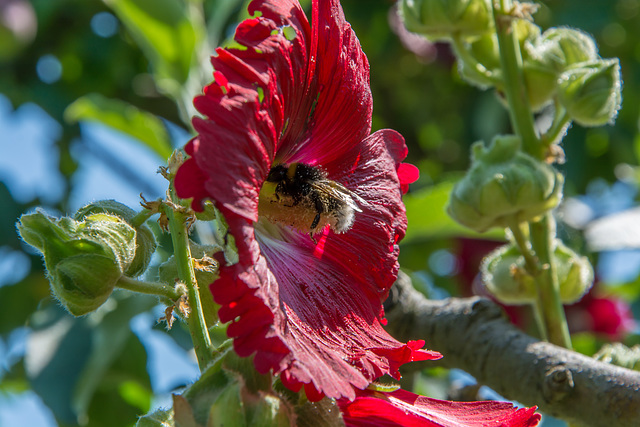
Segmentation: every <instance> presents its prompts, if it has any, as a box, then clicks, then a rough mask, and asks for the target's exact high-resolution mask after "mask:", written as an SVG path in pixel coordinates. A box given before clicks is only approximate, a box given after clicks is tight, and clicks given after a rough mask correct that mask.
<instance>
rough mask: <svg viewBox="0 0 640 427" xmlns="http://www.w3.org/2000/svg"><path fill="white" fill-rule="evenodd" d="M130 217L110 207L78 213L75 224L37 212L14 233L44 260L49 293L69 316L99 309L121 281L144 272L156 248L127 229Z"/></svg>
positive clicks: (147, 236) (144, 230)
mask: <svg viewBox="0 0 640 427" xmlns="http://www.w3.org/2000/svg"><path fill="white" fill-rule="evenodd" d="M134 216H135V212H134V211H133V210H132V209H130V208H128V207H127V206H125V205H123V204H121V203H118V202H115V201H101V202H97V203H93V204H91V205H88V206H86V207H84V208H82V209H80V210H79V211H78V212H77V214H76V216H75V218H69V217H63V218H59V219H57V218H52V217H49V216H47V215H45V214H44V213H43V212H42V211H36V212H35V213H32V214H27V215H23V216H22V217H21V218H20V222H19V223H18V230H19V232H20V235H21V236H22V238H23V239H24V241H25V242H27V243H29V244H30V245H31V246H33V247H35V248H36V249H38V251H40V252H41V253H42V254H43V256H44V261H45V266H46V268H47V275H48V278H49V281H50V283H51V289H52V292H53V294H54V295H55V297H56V298H57V299H58V300H59V301H60V303H61V304H62V305H63V306H64V307H65V308H66V309H67V310H69V312H70V313H71V314H73V315H74V316H82V315H84V314H87V313H90V312H91V311H94V310H95V309H97V308H98V307H100V306H101V305H102V304H103V303H104V302H105V301H106V300H107V298H109V296H110V295H111V292H112V291H113V289H114V287H115V286H116V284H117V282H118V280H119V279H120V278H121V277H122V276H130V277H133V276H138V275H140V274H142V273H143V272H144V271H145V270H146V269H147V267H148V265H149V261H150V260H151V256H152V254H153V252H154V251H155V247H156V243H155V238H154V236H153V233H152V232H151V230H150V229H149V228H148V227H146V226H144V225H140V226H136V227H134V226H132V225H131V224H130V223H129V221H131V219H132V218H133V217H134Z"/></svg>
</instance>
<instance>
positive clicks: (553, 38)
mask: <svg viewBox="0 0 640 427" xmlns="http://www.w3.org/2000/svg"><path fill="white" fill-rule="evenodd" d="M532 35H533V34H532ZM521 50H522V56H523V61H524V63H523V74H524V80H525V85H526V88H527V95H528V98H529V103H530V105H531V108H532V109H533V111H539V110H541V109H542V108H543V107H545V106H546V105H548V104H549V103H551V102H552V100H553V98H554V96H555V94H556V88H557V82H558V76H559V75H560V73H562V72H563V71H565V70H566V69H567V68H570V67H571V66H573V65H574V64H578V63H581V62H585V61H591V60H594V59H596V58H598V50H597V48H596V45H595V42H594V41H593V38H592V37H591V36H589V35H588V34H586V33H584V32H582V31H579V30H574V29H572V28H551V29H549V30H547V31H545V32H544V34H542V35H541V36H540V35H539V34H538V37H535V38H531V37H530V38H528V39H527V40H526V41H524V43H523V44H522V49H521Z"/></svg>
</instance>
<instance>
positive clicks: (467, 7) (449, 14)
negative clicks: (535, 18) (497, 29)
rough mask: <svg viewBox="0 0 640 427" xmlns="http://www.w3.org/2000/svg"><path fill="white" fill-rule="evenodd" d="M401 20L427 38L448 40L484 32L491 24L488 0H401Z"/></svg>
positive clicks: (478, 34) (410, 28)
mask: <svg viewBox="0 0 640 427" xmlns="http://www.w3.org/2000/svg"><path fill="white" fill-rule="evenodd" d="M400 11H401V16H402V18H403V20H404V24H405V26H406V27H407V29H408V30H409V31H411V32H414V33H418V34H422V35H423V36H426V37H427V38H429V39H431V40H448V39H450V38H451V37H452V36H453V35H459V36H461V37H463V38H468V37H477V36H480V35H482V34H485V33H487V32H488V31H489V30H490V29H491V28H492V26H493V17H492V12H491V3H490V2H489V1H488V0H402V4H401V7H400Z"/></svg>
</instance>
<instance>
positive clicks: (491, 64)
mask: <svg viewBox="0 0 640 427" xmlns="http://www.w3.org/2000/svg"><path fill="white" fill-rule="evenodd" d="M453 48H454V52H455V54H456V57H457V58H458V73H460V77H462V78H463V79H464V80H465V81H466V82H467V83H469V84H472V85H474V86H476V87H479V88H481V89H486V88H488V87H491V86H493V85H494V83H495V82H494V80H493V79H491V78H490V77H489V75H491V74H492V73H495V72H496V71H497V70H499V69H500V52H499V49H498V39H497V37H496V35H495V33H486V34H483V35H482V36H480V37H478V38H477V39H475V40H473V41H471V42H469V43H465V44H464V46H456V45H453ZM460 48H462V49H465V50H466V51H467V52H468V54H469V55H471V57H472V58H474V59H475V60H476V61H477V64H473V63H469V61H465V60H464V57H465V54H464V52H460V51H459V49H460ZM478 66H479V67H482V68H484V70H486V71H484V70H482V71H479V70H478V68H479V67H478Z"/></svg>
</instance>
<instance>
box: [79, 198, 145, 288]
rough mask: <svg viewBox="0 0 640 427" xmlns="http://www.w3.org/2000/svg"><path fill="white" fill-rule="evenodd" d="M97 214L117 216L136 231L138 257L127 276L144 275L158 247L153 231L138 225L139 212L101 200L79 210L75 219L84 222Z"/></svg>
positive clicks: (136, 256) (111, 201) (143, 225)
mask: <svg viewBox="0 0 640 427" xmlns="http://www.w3.org/2000/svg"><path fill="white" fill-rule="evenodd" d="M96 213H106V214H111V215H115V216H117V217H118V218H121V219H122V220H124V221H126V222H127V223H128V224H129V225H131V226H132V227H133V228H135V229H136V255H135V257H134V259H133V261H132V262H131V263H130V264H129V267H127V270H126V271H125V275H126V276H129V277H136V276H139V275H141V274H142V273H144V272H145V271H146V269H147V267H149V263H150V262H151V257H152V256H153V254H154V253H155V251H156V246H157V245H156V239H155V236H154V235H153V232H152V231H151V229H150V228H149V227H147V226H146V225H145V224H138V223H136V221H135V217H136V215H137V212H136V211H134V210H133V209H131V208H130V207H128V206H127V205H124V204H122V203H120V202H117V201H115V200H100V201H97V202H94V203H90V204H88V205H86V206H84V207H82V208H80V209H78V211H77V212H76V214H75V219H76V220H78V221H82V220H84V219H85V218H86V217H87V215H91V214H96Z"/></svg>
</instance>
